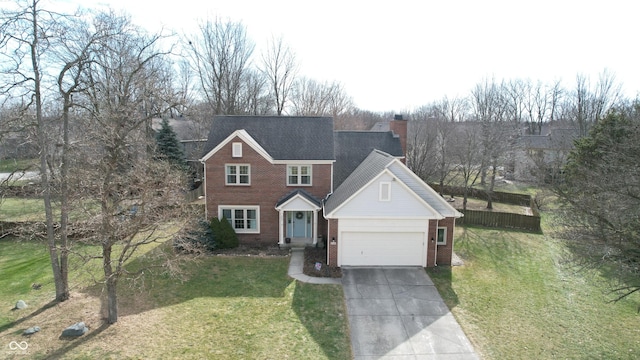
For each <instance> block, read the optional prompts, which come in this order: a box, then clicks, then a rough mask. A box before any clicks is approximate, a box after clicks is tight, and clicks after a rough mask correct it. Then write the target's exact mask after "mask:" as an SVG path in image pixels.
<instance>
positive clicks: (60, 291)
mask: <svg viewBox="0 0 640 360" xmlns="http://www.w3.org/2000/svg"><path fill="white" fill-rule="evenodd" d="M37 6H38V1H37V0H34V1H33V2H32V3H31V6H30V9H28V11H29V12H30V13H29V14H30V15H31V18H30V19H29V21H30V24H31V26H32V29H31V31H32V36H33V41H32V42H31V44H30V50H31V54H30V55H31V68H32V71H33V85H34V88H33V91H34V98H35V105H36V121H37V124H38V126H37V127H38V130H37V133H38V143H39V145H40V181H41V184H42V191H43V193H42V198H43V201H44V211H45V222H46V229H47V230H46V231H47V244H48V247H49V257H50V260H51V268H52V270H53V281H54V284H55V287H56V300H57V301H65V300H67V299H68V298H69V289H68V284H67V283H66V279H64V278H63V277H62V273H61V268H60V262H59V259H58V250H57V244H56V238H55V232H54V229H53V209H52V206H51V183H50V181H49V173H48V167H47V160H48V156H49V146H48V145H49V144H48V143H49V142H48V141H47V140H48V136H47V131H46V130H45V126H46V124H45V121H44V117H43V114H42V93H41V86H42V84H41V74H40V65H39V57H40V56H39V51H40V49H39V47H40V44H39V43H40V41H39V40H40V37H41V36H43V35H41V29H40V25H39V21H38V15H39V11H40V10H39V9H38V7H37Z"/></svg>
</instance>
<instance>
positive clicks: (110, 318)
mask: <svg viewBox="0 0 640 360" xmlns="http://www.w3.org/2000/svg"><path fill="white" fill-rule="evenodd" d="M107 241H110V240H107ZM111 250H112V248H111V246H104V247H103V249H102V268H103V270H104V276H105V282H106V288H107V295H106V296H107V298H106V304H105V305H106V310H107V314H106V315H107V323H109V324H115V323H116V322H118V292H117V285H118V276H117V275H116V274H114V273H113V267H112V265H111Z"/></svg>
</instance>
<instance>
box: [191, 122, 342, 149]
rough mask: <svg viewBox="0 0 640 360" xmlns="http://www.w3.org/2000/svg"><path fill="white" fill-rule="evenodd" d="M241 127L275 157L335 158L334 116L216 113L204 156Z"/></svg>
mask: <svg viewBox="0 0 640 360" xmlns="http://www.w3.org/2000/svg"><path fill="white" fill-rule="evenodd" d="M242 129H244V130H245V131H246V132H247V133H249V135H251V137H253V138H254V139H255V140H256V141H257V142H258V144H260V146H262V148H264V149H265V150H266V151H267V152H268V153H269V155H271V156H272V157H273V158H274V159H275V160H334V159H335V157H334V153H333V151H334V150H333V118H331V117H316V116H232V115H224V116H215V117H214V118H213V121H212V123H211V130H210V132H209V137H208V140H207V145H206V146H205V147H204V151H203V156H204V155H206V154H207V153H208V152H209V151H211V150H212V149H214V148H215V147H216V146H217V145H218V144H220V143H221V142H222V141H224V140H225V139H226V138H227V137H228V136H229V135H231V134H232V133H233V132H234V131H236V130H242Z"/></svg>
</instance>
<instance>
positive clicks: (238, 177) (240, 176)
mask: <svg viewBox="0 0 640 360" xmlns="http://www.w3.org/2000/svg"><path fill="white" fill-rule="evenodd" d="M225 184H227V185H251V169H250V167H249V165H243V164H227V165H226V166H225Z"/></svg>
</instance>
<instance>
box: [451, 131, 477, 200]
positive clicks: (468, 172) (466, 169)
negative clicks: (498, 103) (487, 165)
mask: <svg viewBox="0 0 640 360" xmlns="http://www.w3.org/2000/svg"><path fill="white" fill-rule="evenodd" d="M480 126H481V125H480V123H478V122H466V123H463V124H461V126H457V127H456V128H455V135H454V136H452V138H451V139H452V142H453V147H452V151H451V155H452V157H453V159H454V161H455V169H456V170H457V171H458V173H459V174H460V176H461V177H462V184H463V187H464V191H463V200H462V209H463V210H466V209H467V200H468V198H469V193H470V192H471V188H472V187H473V186H474V185H475V184H476V182H477V181H478V178H479V177H480V173H481V172H482V163H483V156H482V139H481V135H480V131H479V130H480Z"/></svg>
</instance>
